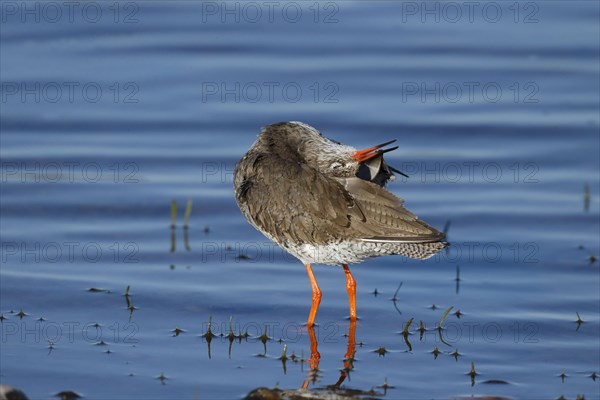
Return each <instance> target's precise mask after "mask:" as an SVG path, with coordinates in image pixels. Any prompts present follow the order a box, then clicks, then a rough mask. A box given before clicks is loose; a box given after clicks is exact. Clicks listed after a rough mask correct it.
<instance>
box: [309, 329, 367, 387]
mask: <svg viewBox="0 0 600 400" xmlns="http://www.w3.org/2000/svg"><path fill="white" fill-rule="evenodd" d="M307 328H308V337H309V338H310V358H309V359H308V364H309V366H310V371H309V372H308V376H307V378H306V379H305V380H304V383H303V384H302V387H301V388H302V389H308V387H309V385H310V383H311V382H312V383H313V384H314V383H316V381H317V379H318V377H319V361H320V360H321V354H320V353H319V349H318V346H319V342H318V341H317V336H316V335H315V329H314V327H313V326H312V325H309V326H308V327H307ZM355 353H356V321H355V320H350V325H349V327H348V345H347V348H346V354H345V355H344V368H343V369H342V370H341V371H340V378H339V379H338V381H337V382H336V383H335V384H333V385H331V386H330V387H328V389H334V390H337V389H339V388H340V386H341V384H342V383H343V382H344V380H346V378H347V377H349V376H350V371H352V370H353V369H354V354H355Z"/></svg>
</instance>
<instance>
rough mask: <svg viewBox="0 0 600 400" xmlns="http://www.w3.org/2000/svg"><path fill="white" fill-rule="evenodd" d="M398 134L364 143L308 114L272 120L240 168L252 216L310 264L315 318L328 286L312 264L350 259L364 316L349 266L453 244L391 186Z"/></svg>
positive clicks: (350, 284) (241, 189)
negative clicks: (314, 122) (353, 142)
mask: <svg viewBox="0 0 600 400" xmlns="http://www.w3.org/2000/svg"><path fill="white" fill-rule="evenodd" d="M393 142H394V141H391V142H387V143H383V144H380V145H377V146H373V147H369V148H367V149H364V150H357V149H355V148H353V147H350V146H346V145H344V144H341V143H338V142H335V141H333V140H330V139H327V138H326V137H324V136H322V135H321V133H320V132H319V131H317V130H316V129H315V128H313V127H312V126H310V125H307V124H304V123H302V122H280V123H276V124H272V125H269V126H267V127H265V128H263V130H262V131H261V132H260V134H259V135H258V139H257V140H256V142H255V143H254V144H253V145H252V147H251V148H250V150H249V151H248V152H247V153H246V154H245V155H244V156H243V157H242V159H241V160H240V161H239V163H238V164H237V166H236V168H235V172H234V188H235V198H236V201H237V204H238V206H239V208H240V210H241V211H242V214H244V216H245V217H246V219H247V220H248V222H250V224H252V225H253V226H254V227H255V228H256V229H258V230H259V231H260V232H262V233H263V234H264V235H265V236H266V237H268V238H269V239H271V240H272V241H273V242H275V243H277V244H278V245H279V246H280V247H281V248H283V249H284V250H286V251H287V252H289V253H290V254H292V255H293V256H295V257H296V258H298V259H299V260H300V261H301V262H302V263H304V265H305V266H306V271H307V273H308V278H309V279H310V284H311V286H312V307H311V310H310V314H309V317H308V322H307V325H308V326H313V324H314V322H315V317H316V315H317V310H318V308H319V304H320V302H321V290H320V289H319V285H318V284H317V280H316V279H315V275H314V274H313V271H312V267H311V264H325V265H340V264H341V265H342V267H343V268H344V272H345V274H346V290H347V292H348V301H349V304H350V320H351V321H355V320H356V282H355V281H354V277H353V276H352V273H351V272H350V269H349V268H348V264H350V263H358V262H361V261H363V260H365V259H367V258H371V257H378V256H384V255H394V254H400V255H403V256H405V257H409V258H414V259H426V258H429V257H431V256H433V255H434V254H436V253H437V252H438V251H440V250H441V249H443V248H444V247H446V246H447V243H445V242H444V241H443V240H444V234H443V233H441V232H439V231H437V230H436V229H435V228H432V227H431V226H429V225H428V224H426V223H425V222H423V221H421V220H419V219H418V217H417V216H415V215H414V214H413V213H411V212H410V211H408V210H406V209H405V208H404V206H403V200H402V199H401V198H399V197H397V196H395V195H394V194H392V193H391V192H390V191H388V190H387V189H385V184H386V183H387V182H388V181H391V180H393V179H394V178H395V175H394V172H396V173H401V172H400V171H398V170H396V169H394V168H392V167H390V166H389V165H388V164H387V163H386V162H385V161H384V159H383V154H384V153H386V152H388V151H391V150H395V149H396V148H397V147H392V148H387V149H384V147H385V146H387V145H389V144H391V143H393Z"/></svg>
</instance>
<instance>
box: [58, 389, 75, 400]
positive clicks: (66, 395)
mask: <svg viewBox="0 0 600 400" xmlns="http://www.w3.org/2000/svg"><path fill="white" fill-rule="evenodd" d="M54 397H58V398H59V399H61V400H77V399H81V397H82V396H81V395H80V394H79V393H76V392H73V391H72V390H64V391H62V392H58V393H56V394H55V395H54Z"/></svg>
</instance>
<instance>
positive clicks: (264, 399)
mask: <svg viewBox="0 0 600 400" xmlns="http://www.w3.org/2000/svg"><path fill="white" fill-rule="evenodd" d="M280 399H281V391H280V390H278V389H269V388H266V387H259V388H257V389H254V390H253V391H251V392H250V393H248V395H247V396H246V397H245V398H244V400H280Z"/></svg>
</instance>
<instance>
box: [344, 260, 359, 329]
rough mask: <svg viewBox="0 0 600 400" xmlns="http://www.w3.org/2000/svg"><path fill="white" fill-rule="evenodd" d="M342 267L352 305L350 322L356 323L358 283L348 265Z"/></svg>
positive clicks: (349, 300)
mask: <svg viewBox="0 0 600 400" xmlns="http://www.w3.org/2000/svg"><path fill="white" fill-rule="evenodd" d="M342 266H343V267H344V272H345V273H346V291H347V292H348V302H349V303H350V321H356V282H355V281H354V277H353V276H352V273H351V272H350V268H348V265H346V264H342Z"/></svg>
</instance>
